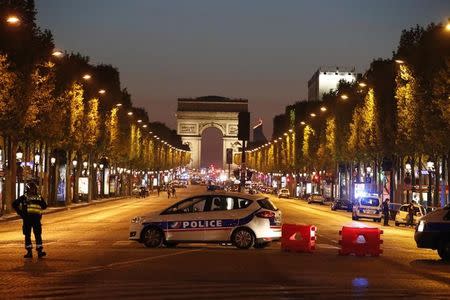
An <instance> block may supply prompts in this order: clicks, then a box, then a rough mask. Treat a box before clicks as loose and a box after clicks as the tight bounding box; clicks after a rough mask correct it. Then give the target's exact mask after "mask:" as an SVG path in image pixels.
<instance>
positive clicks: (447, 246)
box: [438, 240, 450, 261]
mask: <svg viewBox="0 0 450 300" xmlns="http://www.w3.org/2000/svg"><path fill="white" fill-rule="evenodd" d="M438 254H439V256H440V257H441V258H442V260H445V261H450V240H444V241H442V242H441V243H440V245H439V248H438Z"/></svg>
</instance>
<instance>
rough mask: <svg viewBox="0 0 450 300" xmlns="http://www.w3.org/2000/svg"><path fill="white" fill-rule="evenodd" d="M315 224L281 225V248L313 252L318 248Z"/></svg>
mask: <svg viewBox="0 0 450 300" xmlns="http://www.w3.org/2000/svg"><path fill="white" fill-rule="evenodd" d="M316 231H317V227H316V226H314V225H298V224H283V226H282V227H281V250H284V251H293V252H309V253H312V252H313V251H314V250H315V249H316Z"/></svg>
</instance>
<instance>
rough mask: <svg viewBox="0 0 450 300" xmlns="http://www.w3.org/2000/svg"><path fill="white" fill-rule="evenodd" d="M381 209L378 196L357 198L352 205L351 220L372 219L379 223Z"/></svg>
mask: <svg viewBox="0 0 450 300" xmlns="http://www.w3.org/2000/svg"><path fill="white" fill-rule="evenodd" d="M381 217H382V209H381V202H380V200H379V199H378V196H363V197H360V198H357V199H356V201H355V203H354V204H353V212H352V220H356V221H357V220H359V219H360V218H366V219H372V220H373V221H374V222H381Z"/></svg>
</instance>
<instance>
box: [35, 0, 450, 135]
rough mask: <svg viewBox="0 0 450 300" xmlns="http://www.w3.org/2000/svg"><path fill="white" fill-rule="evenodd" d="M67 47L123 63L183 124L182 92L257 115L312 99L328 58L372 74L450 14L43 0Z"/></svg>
mask: <svg viewBox="0 0 450 300" xmlns="http://www.w3.org/2000/svg"><path fill="white" fill-rule="evenodd" d="M36 6H37V10H38V16H37V19H38V24H39V25H40V26H41V27H42V28H48V29H50V30H51V31H52V32H53V34H54V37H55V43H56V45H57V47H58V48H59V49H63V50H68V51H74V52H80V53H82V54H83V55H87V56H89V57H90V58H91V62H93V63H106V64H112V65H114V66H116V67H118V68H119V71H120V74H121V80H122V86H123V87H127V88H128V90H129V91H130V93H131V94H132V99H133V102H134V103H135V106H141V107H145V108H146V109H147V111H148V113H149V116H150V119H151V120H158V121H162V122H165V123H166V124H167V125H169V126H170V127H173V128H175V124H176V119H175V116H174V114H175V111H176V99H177V98H179V97H197V96H204V95H220V96H227V97H236V98H247V99H249V103H250V111H251V113H252V119H253V120H254V122H255V121H256V119H258V118H259V117H262V119H263V121H264V129H265V133H266V135H267V136H270V135H271V134H272V118H273V117H274V116H275V115H276V114H279V113H282V112H283V111H284V108H285V106H286V105H289V104H292V103H294V102H295V101H297V100H301V99H304V98H306V96H307V81H308V79H309V78H310V77H311V75H312V74H313V73H314V72H315V71H316V69H317V68H318V67H319V66H321V65H328V66H335V65H342V66H354V67H356V70H357V72H364V71H365V69H366V68H367V67H368V65H369V63H370V62H371V60H372V59H373V58H378V57H383V58H386V57H390V56H391V53H392V51H393V50H395V48H396V46H397V44H398V40H399V37H400V33H401V30H402V29H405V28H409V27H411V26H413V25H415V24H419V25H427V24H428V23H430V22H435V23H439V22H443V21H446V19H447V17H450V1H448V0H422V1H417V0H411V1H406V0H395V1H394V0H377V1H362V0H361V1H357V0H354V1H343V0H339V1H337V0H336V1H323V0H320V1H318V0H314V1H313V0H309V1H301V0H292V1H288V0H282V1H271V0H226V1H225V0H221V1H216V0H184V1H183V0H179V1H175V0H159V1H152V0H126V1H125V0H77V1H74V0H36Z"/></svg>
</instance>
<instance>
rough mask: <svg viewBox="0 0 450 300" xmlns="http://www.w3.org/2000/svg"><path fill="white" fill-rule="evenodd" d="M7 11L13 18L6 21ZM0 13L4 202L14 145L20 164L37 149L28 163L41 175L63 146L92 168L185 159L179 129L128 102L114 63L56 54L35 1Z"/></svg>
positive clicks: (68, 156) (159, 166)
mask: <svg viewBox="0 0 450 300" xmlns="http://www.w3.org/2000/svg"><path fill="white" fill-rule="evenodd" d="M10 16H15V17H16V18H17V19H18V22H14V23H12V22H6V20H8V18H9V17H10ZM0 17H1V23H0V133H1V135H2V140H3V151H4V154H3V156H5V157H6V159H5V163H6V164H5V167H6V170H7V171H8V172H7V174H6V177H8V178H7V179H8V181H9V182H8V183H9V185H10V186H11V187H10V188H9V189H8V187H7V188H6V194H7V195H8V196H9V197H8V198H9V199H12V198H13V196H14V190H15V189H14V184H15V178H16V165H15V164H14V163H12V162H14V161H16V153H17V151H18V149H20V150H23V152H24V161H25V162H29V161H32V160H33V158H34V157H36V156H35V153H39V154H40V155H39V156H37V157H40V159H41V161H34V162H33V163H34V164H39V165H41V166H42V167H41V168H40V169H39V170H40V171H41V172H43V173H45V172H46V171H47V169H48V166H49V164H50V162H49V159H50V157H52V156H55V153H56V152H58V153H61V151H63V153H64V155H63V158H61V159H58V160H59V163H62V162H64V163H67V164H68V165H69V166H70V165H71V163H68V162H70V161H72V160H77V161H79V162H82V161H87V162H89V163H90V165H92V164H93V163H95V162H98V161H100V160H103V161H106V162H108V163H109V164H111V165H112V164H113V165H114V166H116V167H121V168H126V169H129V170H155V171H156V170H166V169H170V168H175V167H178V166H181V165H185V164H187V163H188V162H189V160H190V157H189V149H188V148H187V147H186V146H185V145H183V144H182V142H181V138H180V137H179V136H178V135H177V134H176V131H174V130H170V129H169V128H167V127H166V126H165V125H164V124H162V123H158V122H150V121H149V118H148V114H147V112H146V111H145V110H144V109H143V108H136V107H133V104H132V100H131V95H130V94H129V92H128V91H127V90H126V89H125V88H122V87H121V84H120V76H119V72H118V70H117V69H116V68H114V67H113V66H111V65H105V64H100V65H93V64H91V63H89V58H88V57H86V56H82V55H80V54H73V53H67V52H66V53H62V52H60V51H56V49H55V45H54V42H53V37H52V34H51V32H50V31H48V30H45V31H42V30H41V29H40V28H39V27H38V26H37V25H36V23H35V17H36V11H35V8H34V1H32V0H20V1H1V2H0ZM56 157H58V156H56ZM68 172H69V173H68V174H70V170H68ZM41 175H43V176H42V177H44V178H45V176H44V175H45V174H41ZM7 185H8V184H7Z"/></svg>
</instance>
